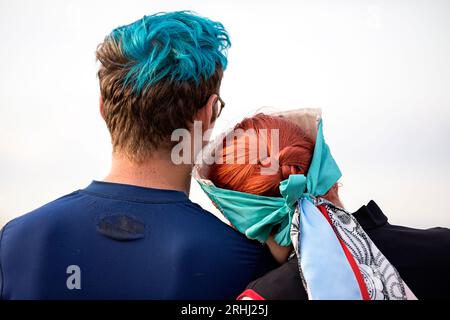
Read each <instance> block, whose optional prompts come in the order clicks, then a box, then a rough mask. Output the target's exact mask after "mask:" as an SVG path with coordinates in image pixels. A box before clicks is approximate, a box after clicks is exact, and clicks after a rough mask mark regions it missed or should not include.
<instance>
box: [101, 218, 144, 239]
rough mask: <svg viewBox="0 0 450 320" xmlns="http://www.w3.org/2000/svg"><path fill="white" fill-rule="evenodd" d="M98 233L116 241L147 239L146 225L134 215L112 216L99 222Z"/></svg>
mask: <svg viewBox="0 0 450 320" xmlns="http://www.w3.org/2000/svg"><path fill="white" fill-rule="evenodd" d="M97 231H98V232H99V233H100V234H102V235H104V236H105V237H108V238H111V239H114V240H119V241H130V240H137V239H142V238H144V237H145V224H144V222H142V221H141V220H139V219H138V218H136V217H135V216H133V215H127V214H112V215H108V216H106V217H102V218H101V219H100V220H99V221H98V222H97Z"/></svg>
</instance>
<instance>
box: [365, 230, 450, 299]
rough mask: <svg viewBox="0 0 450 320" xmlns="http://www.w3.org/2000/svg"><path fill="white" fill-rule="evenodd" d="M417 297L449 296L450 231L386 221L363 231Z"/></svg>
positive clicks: (447, 297)
mask: <svg viewBox="0 0 450 320" xmlns="http://www.w3.org/2000/svg"><path fill="white" fill-rule="evenodd" d="M366 232H367V234H368V235H369V237H370V238H371V239H372V241H373V242H374V243H375V245H376V246H377V247H378V248H379V249H380V250H381V252H383V254H384V255H385V256H386V258H387V259H388V260H389V261H390V262H391V263H392V264H393V265H394V266H395V268H396V269H397V271H398V272H399V273H400V276H401V277H402V279H403V280H404V281H405V282H406V284H407V285H408V286H409V288H410V289H411V290H412V292H413V293H414V294H415V295H416V296H417V298H418V299H450V272H449V270H450V230H449V229H446V228H432V229H427V230H419V229H413V228H408V227H402V226H394V225H390V224H386V225H384V226H383V227H381V228H377V229H373V230H367V231H366Z"/></svg>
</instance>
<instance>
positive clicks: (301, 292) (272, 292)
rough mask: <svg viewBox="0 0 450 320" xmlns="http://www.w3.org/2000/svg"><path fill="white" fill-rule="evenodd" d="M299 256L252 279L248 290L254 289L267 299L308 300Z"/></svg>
mask: <svg viewBox="0 0 450 320" xmlns="http://www.w3.org/2000/svg"><path fill="white" fill-rule="evenodd" d="M297 261H298V260H297V257H296V256H294V257H293V258H291V259H290V260H289V261H288V262H286V263H284V264H283V265H281V266H280V267H278V268H277V269H274V270H272V271H270V272H269V273H267V274H265V275H264V276H262V277H260V278H258V279H256V280H254V281H252V282H251V283H250V284H249V285H248V286H247V290H252V291H254V292H256V293H257V295H259V296H261V297H262V298H264V299H266V300H307V299H308V296H307V294H306V291H305V289H304V288H303V285H302V281H301V278H300V272H299V269H298V262H297Z"/></svg>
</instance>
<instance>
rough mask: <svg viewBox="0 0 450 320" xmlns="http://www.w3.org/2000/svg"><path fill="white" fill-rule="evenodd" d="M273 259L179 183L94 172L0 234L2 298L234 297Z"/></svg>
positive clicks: (268, 265)
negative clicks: (163, 185)
mask: <svg viewBox="0 0 450 320" xmlns="http://www.w3.org/2000/svg"><path fill="white" fill-rule="evenodd" d="M275 266H276V263H275V262H274V260H273V259H272V257H271V255H270V253H269V251H268V249H267V247H266V246H264V245H262V244H260V243H258V242H255V241H251V240H248V239H247V238H245V237H244V236H243V235H241V234H240V233H238V232H236V231H235V230H234V229H232V228H231V227H229V226H227V225H226V224H224V223H223V222H221V221H220V220H219V219H218V218H216V217H215V216H214V215H212V214H211V213H209V212H207V211H205V210H203V209H202V208H201V207H200V206H198V205H197V204H195V203H193V202H191V201H190V200H189V199H188V198H187V196H186V195H185V194H184V193H182V192H178V191H171V190H160V189H150V188H142V187H136V186H131V185H123V184H115V183H106V182H97V181H94V182H92V183H91V184H90V185H89V186H88V187H87V188H85V189H83V190H78V191H75V192H73V193H71V194H69V195H66V196H64V197H62V198H59V199H57V200H55V201H53V202H51V203H49V204H47V205H45V206H43V207H41V208H39V209H37V210H34V211H33V212H31V213H28V214H26V215H24V216H21V217H19V218H17V219H14V220H12V221H10V222H9V223H8V224H7V225H6V226H5V227H4V228H3V230H2V232H1V234H0V294H1V295H0V297H1V298H2V299H234V298H236V296H237V295H238V294H239V293H240V292H241V291H242V290H243V289H244V288H245V287H246V285H247V284H248V283H249V282H250V281H252V280H254V279H256V278H257V277H259V276H261V275H262V274H264V273H266V272H267V271H269V270H271V269H272V268H274V267H275Z"/></svg>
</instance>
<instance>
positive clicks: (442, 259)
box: [196, 110, 450, 300]
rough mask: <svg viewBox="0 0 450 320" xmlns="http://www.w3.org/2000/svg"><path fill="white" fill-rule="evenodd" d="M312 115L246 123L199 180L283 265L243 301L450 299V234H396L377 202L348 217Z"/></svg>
mask: <svg viewBox="0 0 450 320" xmlns="http://www.w3.org/2000/svg"><path fill="white" fill-rule="evenodd" d="M310 111H311V110H309V111H308V110H307V112H306V113H305V114H303V115H301V116H298V114H296V113H287V114H286V113H285V114H284V115H283V114H281V115H266V114H263V113H259V114H257V115H255V116H253V117H249V118H246V119H244V120H243V121H242V122H240V123H238V124H237V125H236V126H235V127H234V129H233V130H232V131H230V132H229V133H228V134H227V135H225V136H224V137H221V138H220V139H219V142H220V143H219V144H217V143H213V145H214V147H215V149H214V157H215V161H214V163H213V164H211V165H209V166H208V168H207V170H206V171H204V170H200V169H198V171H197V174H196V178H197V180H198V182H199V183H200V186H201V187H202V188H203V190H204V191H205V192H206V193H207V195H208V196H209V197H210V198H211V200H212V201H213V203H214V204H215V205H216V207H217V208H218V209H219V210H220V211H221V212H222V214H223V215H224V216H225V217H226V218H227V219H228V220H229V221H230V224H231V226H232V227H234V228H235V229H237V230H238V231H240V232H242V233H244V234H245V235H246V236H247V237H249V238H251V239H256V240H259V241H261V242H265V244H266V245H267V246H268V247H269V249H270V251H271V253H272V255H273V256H274V258H275V259H276V260H277V261H278V262H279V263H280V264H281V266H280V267H279V268H277V269H275V270H273V271H271V272H269V273H268V274H266V275H265V276H263V277H261V278H259V279H257V280H255V281H253V282H252V283H250V284H249V286H248V287H247V289H246V290H245V291H244V292H243V293H242V294H241V295H240V296H239V299H364V300H374V299H416V296H417V297H418V298H420V299H422V298H424V299H427V298H445V297H446V298H450V276H449V274H448V272H444V271H445V270H447V269H448V267H449V266H450V255H449V252H450V251H449V249H450V230H448V229H444V228H433V229H428V230H417V229H412V228H406V227H401V226H393V225H390V224H389V223H388V222H387V218H386V216H385V215H384V214H383V212H382V211H381V209H380V208H379V207H378V205H377V204H376V203H375V202H373V201H371V202H369V204H368V205H367V206H363V207H361V208H360V209H359V210H358V211H357V212H355V213H353V214H350V213H348V212H347V211H345V209H344V206H343V204H342V201H341V199H340V197H339V193H338V191H339V183H338V182H337V181H338V179H339V178H340V176H341V173H340V170H339V168H338V167H337V165H336V163H335V162H334V159H333V158H332V156H331V153H330V151H329V148H328V145H326V143H325V141H324V140H323V132H322V121H321V119H320V116H318V114H315V113H314V112H312V113H311V112H310ZM237 131H239V132H241V133H240V134H237V135H236V134H235V132H237ZM242 132H243V134H242ZM261 133H265V134H261ZM269 133H270V134H269ZM230 137H231V139H230ZM273 140H277V141H276V142H277V143H273V142H274V141H273ZM255 145H257V148H256V149H257V151H256V152H252V149H253V150H254V149H255ZM230 160H231V161H230ZM200 171H202V174H199V172H200ZM394 266H395V267H394ZM299 271H300V272H299ZM400 275H401V276H400ZM444 278H445V279H444ZM404 280H405V281H406V282H407V283H408V285H409V286H410V287H411V289H412V290H411V289H409V287H408V285H406V283H405V281H404ZM413 292H414V294H413Z"/></svg>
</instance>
